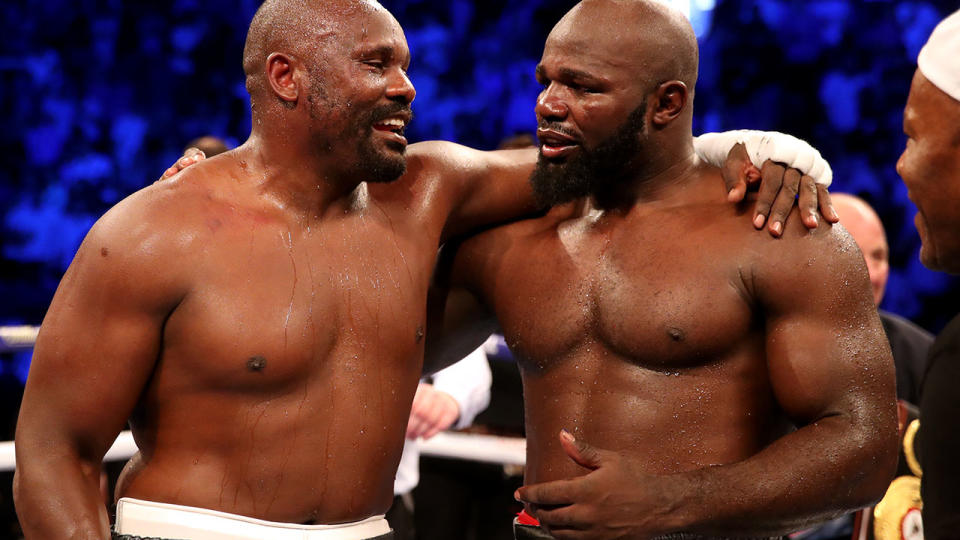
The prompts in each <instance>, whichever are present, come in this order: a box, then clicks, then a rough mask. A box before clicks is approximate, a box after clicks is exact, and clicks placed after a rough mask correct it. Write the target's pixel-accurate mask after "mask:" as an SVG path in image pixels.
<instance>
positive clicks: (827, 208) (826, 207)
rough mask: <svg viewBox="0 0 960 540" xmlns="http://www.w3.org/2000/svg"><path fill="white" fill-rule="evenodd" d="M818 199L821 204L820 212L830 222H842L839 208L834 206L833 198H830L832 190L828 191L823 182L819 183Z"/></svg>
mask: <svg viewBox="0 0 960 540" xmlns="http://www.w3.org/2000/svg"><path fill="white" fill-rule="evenodd" d="M817 201H818V202H819V205H820V213H821V214H822V215H823V217H824V218H826V220H827V221H829V222H830V223H839V222H840V214H838V213H837V209H836V208H834V207H833V199H831V198H830V192H829V191H827V188H826V186H824V185H822V184H817Z"/></svg>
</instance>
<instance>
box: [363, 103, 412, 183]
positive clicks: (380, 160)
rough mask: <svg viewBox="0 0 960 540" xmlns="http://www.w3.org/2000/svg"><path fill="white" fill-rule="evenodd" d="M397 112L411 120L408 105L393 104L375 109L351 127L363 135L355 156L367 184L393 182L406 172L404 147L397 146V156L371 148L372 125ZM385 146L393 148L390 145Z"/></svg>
mask: <svg viewBox="0 0 960 540" xmlns="http://www.w3.org/2000/svg"><path fill="white" fill-rule="evenodd" d="M399 112H405V113H408V114H411V118H412V113H410V106H409V105H406V104H403V103H393V104H391V105H384V106H381V107H377V108H375V109H372V110H371V111H369V112H368V113H366V114H363V115H362V116H361V118H359V119H357V122H356V123H355V124H354V125H353V126H352V127H353V128H354V129H355V130H356V131H354V133H356V132H362V133H363V134H364V135H363V137H361V138H360V141H359V142H358V144H357V156H359V158H360V165H361V167H362V170H363V178H364V180H365V181H367V182H371V183H377V184H383V183H388V182H393V181H395V180H397V179H399V178H400V177H401V176H403V173H405V172H406V171H407V160H406V158H405V157H404V154H405V153H406V147H404V146H401V145H397V146H396V147H395V150H397V151H398V152H399V155H395V154H384V153H382V152H379V151H377V150H376V149H375V148H374V146H373V125H374V124H376V123H377V122H379V121H381V120H383V119H385V118H389V117H390V116H393V115H395V114H397V113H399ZM401 134H402V132H401ZM387 144H388V145H389V146H391V147H392V146H393V144H392V143H387Z"/></svg>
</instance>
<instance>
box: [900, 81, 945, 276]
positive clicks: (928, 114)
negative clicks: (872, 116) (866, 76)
mask: <svg viewBox="0 0 960 540" xmlns="http://www.w3.org/2000/svg"><path fill="white" fill-rule="evenodd" d="M958 124H960V103H958V102H957V101H956V100H954V99H952V98H951V97H950V96H948V95H946V94H944V93H943V92H942V91H941V90H940V89H938V88H937V87H936V86H934V85H933V84H932V83H930V81H928V80H927V79H926V77H924V76H923V74H922V73H920V71H919V70H918V71H917V73H916V75H915V76H914V78H913V84H912V85H911V87H910V96H909V98H907V106H906V108H905V109H904V112H903V130H904V133H906V135H907V145H906V148H905V149H904V151H903V154H902V155H901V156H900V159H899V160H898V161H897V172H898V173H899V174H900V176H901V178H903V183H904V184H906V186H907V194H908V196H909V197H910V200H911V201H913V202H914V204H916V205H917V210H918V212H917V215H916V217H915V219H914V223H915V224H916V227H917V231H918V232H919V233H920V240H921V242H922V247H921V249H920V260H921V261H922V262H923V264H924V265H926V266H927V267H928V268H931V269H933V270H940V271H946V272H950V273H955V274H957V273H960V212H958V211H957V209H958V208H960V127H958Z"/></svg>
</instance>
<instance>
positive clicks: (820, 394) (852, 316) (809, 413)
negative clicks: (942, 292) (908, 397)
mask: <svg viewBox="0 0 960 540" xmlns="http://www.w3.org/2000/svg"><path fill="white" fill-rule="evenodd" d="M817 235H820V236H821V237H820V238H816V236H817ZM843 236H844V237H845V238H843V237H838V233H837V232H836V231H833V232H830V233H827V234H824V233H822V232H819V233H814V234H813V235H811V237H808V238H804V239H801V241H800V243H801V244H803V243H805V244H806V246H805V247H803V248H801V249H799V250H797V251H796V252H794V253H792V254H791V255H789V256H788V255H787V254H786V253H780V254H779V255H778V256H782V257H783V258H784V260H783V261H782V266H779V269H778V270H780V271H776V270H775V271H774V272H773V274H774V275H775V277H774V278H773V279H768V280H766V283H764V284H762V289H763V292H762V293H761V296H762V304H763V308H764V314H765V317H766V321H765V328H766V354H767V365H768V370H769V375H770V381H771V384H772V387H773V390H774V394H775V397H776V399H777V401H778V403H779V404H780V406H781V407H782V409H783V410H784V412H786V413H787V414H788V415H789V416H790V417H791V418H792V419H793V420H794V421H795V422H796V423H798V424H801V425H802V424H805V423H810V422H814V421H816V420H818V419H821V418H825V417H827V416H833V415H837V414H855V413H858V412H860V413H864V414H867V415H870V414H873V413H878V412H879V411H881V410H882V409H883V408H884V407H885V406H886V405H887V403H886V402H887V401H890V402H891V403H892V400H893V396H894V382H893V381H894V371H893V360H892V356H891V354H890V348H889V345H888V344H887V341H886V338H885V334H884V332H883V327H882V325H881V323H880V319H879V316H878V314H877V310H876V307H875V306H874V304H873V298H872V295H871V292H870V286H869V280H868V277H867V273H866V267H865V265H864V263H863V261H862V258H861V257H860V254H859V251H857V250H856V249H853V250H851V249H850V246H849V245H848V244H849V243H850V242H852V240H851V239H849V237H846V235H845V234H844V235H843ZM788 249H789V248H786V249H783V250H781V251H783V252H786V251H788ZM806 250H809V253H808V254H806V255H805V254H804V251H806ZM771 266H774V267H776V266H777V265H771ZM775 280H776V281H775ZM888 397H889V398H890V399H887V398H888ZM858 416H859V415H858ZM880 416H882V415H880Z"/></svg>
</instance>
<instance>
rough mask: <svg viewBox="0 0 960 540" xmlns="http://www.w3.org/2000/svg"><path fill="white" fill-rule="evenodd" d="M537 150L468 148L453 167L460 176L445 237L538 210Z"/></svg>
mask: <svg viewBox="0 0 960 540" xmlns="http://www.w3.org/2000/svg"><path fill="white" fill-rule="evenodd" d="M536 159H537V157H536V150H534V149H531V148H526V149H520V150H498V151H493V152H480V151H477V150H470V149H466V150H464V151H463V154H462V162H461V163H459V164H458V166H457V167H456V168H455V169H454V170H453V171H451V172H452V174H454V175H456V176H457V179H456V182H455V183H454V185H455V191H456V193H455V194H454V199H455V200H454V202H453V205H452V211H451V213H450V217H449V219H448V220H447V226H446V227H445V228H444V238H451V237H453V236H457V235H460V234H464V233H468V232H472V231H476V230H477V229H479V228H482V227H484V226H488V225H492V224H496V223H503V222H506V221H512V220H516V219H519V218H521V217H523V216H525V215H529V214H531V213H532V212H535V211H536V206H535V204H534V200H533V189H532V188H531V187H530V182H529V178H530V174H531V173H532V172H533V168H534V166H535V164H536Z"/></svg>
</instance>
